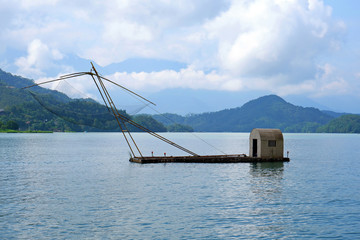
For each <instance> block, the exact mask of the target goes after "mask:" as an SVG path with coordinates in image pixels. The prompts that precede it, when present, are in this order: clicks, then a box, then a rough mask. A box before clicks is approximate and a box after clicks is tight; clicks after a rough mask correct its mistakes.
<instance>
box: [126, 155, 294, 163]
mask: <svg viewBox="0 0 360 240" xmlns="http://www.w3.org/2000/svg"><path fill="white" fill-rule="evenodd" d="M129 161H130V162H135V163H141V164H146V163H172V162H178V163H256V162H289V161H290V159H289V158H287V157H282V158H261V157H260V158H258V157H248V156H246V155H244V154H240V155H207V156H153V157H132V158H130V160H129Z"/></svg>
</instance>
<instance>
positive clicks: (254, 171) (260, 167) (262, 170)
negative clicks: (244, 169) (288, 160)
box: [250, 162, 284, 177]
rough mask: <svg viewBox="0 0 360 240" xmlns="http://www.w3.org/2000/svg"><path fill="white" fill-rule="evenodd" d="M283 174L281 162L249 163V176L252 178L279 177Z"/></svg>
mask: <svg viewBox="0 0 360 240" xmlns="http://www.w3.org/2000/svg"><path fill="white" fill-rule="evenodd" d="M283 172H284V163H283V162H264V163H251V164H250V174H251V175H252V176H253V177H272V176H273V177H279V176H282V175H283Z"/></svg>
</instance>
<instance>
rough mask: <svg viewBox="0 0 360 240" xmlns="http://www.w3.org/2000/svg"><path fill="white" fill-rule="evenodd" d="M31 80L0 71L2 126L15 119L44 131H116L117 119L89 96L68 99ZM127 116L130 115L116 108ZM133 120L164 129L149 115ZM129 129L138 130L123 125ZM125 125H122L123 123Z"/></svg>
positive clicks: (153, 128)
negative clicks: (28, 87)
mask: <svg viewBox="0 0 360 240" xmlns="http://www.w3.org/2000/svg"><path fill="white" fill-rule="evenodd" d="M33 84H34V82H33V81H32V80H29V79H26V78H22V77H19V76H14V75H12V74H10V73H6V72H4V71H2V70H0V122H2V127H4V126H5V125H6V124H5V123H8V122H10V123H11V122H15V123H16V124H17V125H18V126H19V128H20V130H30V131H31V130H43V131H48V130H50V131H119V130H120V128H119V126H118V123H117V121H116V120H115V118H114V117H113V115H112V114H111V113H110V112H109V111H108V109H107V108H106V107H105V106H104V105H102V104H99V103H97V102H96V101H94V100H92V99H71V98H69V97H68V96H66V95H65V94H63V93H60V92H58V91H53V90H49V89H45V88H42V87H39V86H36V87H32V88H30V89H21V88H22V87H25V86H30V85H33ZM118 111H119V112H120V113H121V114H123V115H124V116H125V117H126V118H128V119H133V117H131V116H129V115H127V114H126V112H125V111H121V110H118ZM133 120H134V121H139V123H140V122H141V124H142V125H144V126H145V127H147V128H148V129H150V130H152V131H166V130H167V129H166V127H164V126H163V124H161V123H159V122H157V121H155V120H154V119H152V117H151V116H147V117H141V116H139V117H136V118H134V119H133ZM126 125H127V127H128V130H130V131H141V130H140V129H138V128H136V127H133V126H132V125H130V124H128V123H127V124H126ZM123 127H124V126H123Z"/></svg>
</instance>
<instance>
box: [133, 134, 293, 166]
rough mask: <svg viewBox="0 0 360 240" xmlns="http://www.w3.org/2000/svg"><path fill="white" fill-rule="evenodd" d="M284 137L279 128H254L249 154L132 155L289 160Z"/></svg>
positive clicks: (232, 160)
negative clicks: (286, 154) (285, 151)
mask: <svg viewBox="0 0 360 240" xmlns="http://www.w3.org/2000/svg"><path fill="white" fill-rule="evenodd" d="M283 154H284V137H283V134H282V132H281V130H280V129H264V128H254V129H253V130H252V131H251V133H250V136H249V156H246V155H245V154H233V155H201V156H200V155H197V156H152V157H133V158H130V161H131V162H137V163H166V162H184V163H239V162H243V163H254V162H289V161H290V159H289V158H288V157H284V156H283Z"/></svg>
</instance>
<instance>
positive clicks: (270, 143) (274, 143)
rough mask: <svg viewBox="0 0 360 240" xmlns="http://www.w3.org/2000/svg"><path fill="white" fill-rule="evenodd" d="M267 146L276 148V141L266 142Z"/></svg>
mask: <svg viewBox="0 0 360 240" xmlns="http://www.w3.org/2000/svg"><path fill="white" fill-rule="evenodd" d="M268 146H269V147H276V140H269V141H268Z"/></svg>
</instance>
